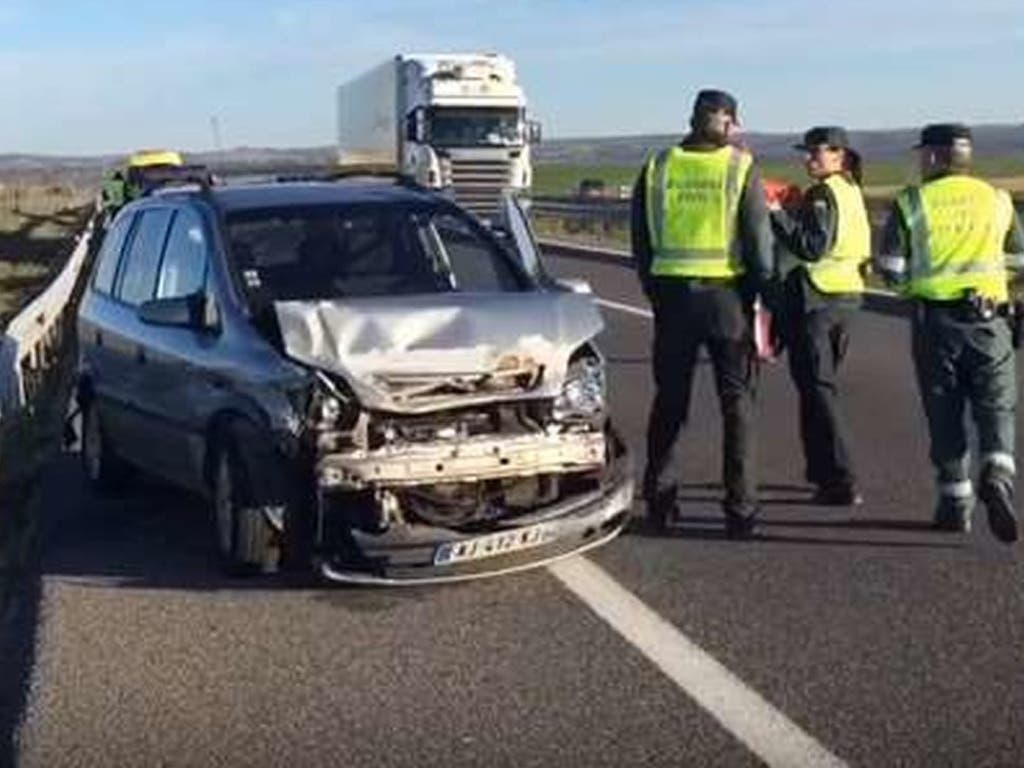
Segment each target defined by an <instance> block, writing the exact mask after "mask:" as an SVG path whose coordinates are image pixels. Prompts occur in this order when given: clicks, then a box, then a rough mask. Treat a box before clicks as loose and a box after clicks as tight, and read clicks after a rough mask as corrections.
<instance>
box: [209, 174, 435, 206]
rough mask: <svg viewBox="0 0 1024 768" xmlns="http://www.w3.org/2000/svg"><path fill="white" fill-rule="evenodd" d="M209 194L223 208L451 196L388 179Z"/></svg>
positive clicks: (247, 187)
mask: <svg viewBox="0 0 1024 768" xmlns="http://www.w3.org/2000/svg"><path fill="white" fill-rule="evenodd" d="M209 196H210V198H211V199H212V200H213V202H214V204H215V205H216V206H217V207H218V208H220V209H221V210H222V211H225V212H227V213H231V212H233V211H242V210H253V209H259V208H283V207H290V206H307V205H353V204H360V203H384V204H391V205H394V204H396V203H407V204H408V203H412V204H420V205H424V204H427V205H437V204H439V203H445V202H447V200H446V199H445V198H442V197H441V196H440V195H438V194H436V193H433V192H430V191H428V190H421V189H416V188H414V187H409V186H405V185H402V184H392V183H388V182H380V181H371V182H355V181H340V182H317V181H301V182H276V183H257V184H238V185H235V186H232V185H230V184H228V185H225V186H220V187H213V188H211V189H210V191H209Z"/></svg>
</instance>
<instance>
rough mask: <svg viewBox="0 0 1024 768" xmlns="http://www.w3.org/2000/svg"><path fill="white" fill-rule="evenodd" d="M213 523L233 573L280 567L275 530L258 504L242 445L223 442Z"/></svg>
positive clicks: (215, 484)
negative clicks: (240, 450)
mask: <svg viewBox="0 0 1024 768" xmlns="http://www.w3.org/2000/svg"><path fill="white" fill-rule="evenodd" d="M212 481H213V482H212V484H213V488H212V492H213V493H212V495H213V505H212V506H213V523H214V533H215V536H216V543H217V551H218V553H219V555H220V560H221V563H222V565H223V567H224V569H225V570H226V571H227V572H228V573H229V574H231V575H243V574H251V573H268V572H272V571H274V570H276V567H277V562H278V547H277V543H276V541H275V538H276V537H275V533H274V530H273V528H271V526H270V523H269V522H268V521H267V519H266V517H265V515H264V514H263V510H262V509H261V508H260V506H259V505H258V504H257V503H256V498H255V494H254V493H253V488H252V483H251V482H250V478H249V476H248V473H247V471H246V467H245V463H244V461H243V460H242V457H241V455H240V453H239V448H238V445H237V444H236V443H235V442H234V441H233V440H228V441H226V442H225V443H224V444H222V445H221V447H220V449H219V450H218V451H217V456H216V459H215V461H214V466H213V477H212Z"/></svg>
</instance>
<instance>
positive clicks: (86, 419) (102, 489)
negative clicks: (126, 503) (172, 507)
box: [79, 402, 130, 496]
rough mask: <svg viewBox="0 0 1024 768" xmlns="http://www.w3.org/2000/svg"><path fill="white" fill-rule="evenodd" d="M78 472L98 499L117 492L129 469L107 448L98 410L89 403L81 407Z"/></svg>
mask: <svg viewBox="0 0 1024 768" xmlns="http://www.w3.org/2000/svg"><path fill="white" fill-rule="evenodd" d="M79 456H80V458H81V461H82V471H83V473H84V474H85V480H86V483H87V484H88V486H89V488H90V489H91V490H92V491H93V492H94V493H96V494H98V495H101V496H107V495H110V494H112V493H114V492H116V491H118V490H121V489H122V488H123V487H124V486H125V484H126V483H127V480H128V476H129V474H130V469H129V467H128V465H127V464H126V463H125V462H124V460H123V459H121V458H120V457H119V456H118V455H117V454H116V453H114V451H113V450H111V447H110V441H109V440H108V439H107V436H106V435H105V434H104V432H103V422H102V421H101V419H100V411H99V408H97V407H96V405H95V403H92V402H89V403H86V404H85V405H83V406H82V447H81V450H80V452H79Z"/></svg>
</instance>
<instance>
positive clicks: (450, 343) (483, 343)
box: [274, 292, 603, 412]
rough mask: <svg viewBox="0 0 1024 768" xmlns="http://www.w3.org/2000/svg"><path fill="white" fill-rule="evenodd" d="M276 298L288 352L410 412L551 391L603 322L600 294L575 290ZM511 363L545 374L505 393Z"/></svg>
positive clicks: (364, 394) (380, 402) (361, 393)
mask: <svg viewBox="0 0 1024 768" xmlns="http://www.w3.org/2000/svg"><path fill="white" fill-rule="evenodd" d="M274 307H275V310H276V313H277V320H278V325H279V327H280V331H281V337H282V339H283V341H284V347H285V352H286V354H287V355H288V356H289V357H291V358H293V359H295V360H298V361H299V362H301V363H304V364H306V365H309V366H313V367H317V368H320V369H323V370H325V371H331V372H334V373H337V374H339V375H341V376H343V377H344V378H345V380H346V381H347V382H348V384H349V385H350V386H351V387H352V388H353V390H354V391H355V393H356V395H357V396H358V397H359V399H360V401H361V402H362V403H363V404H364V405H365V406H367V407H369V408H376V409H382V410H394V411H407V412H415V411H424V410H432V409H435V408H441V407H451V406H452V405H459V404H463V403H468V402H474V401H480V400H493V399H495V398H496V397H498V396H500V397H502V398H503V399H507V398H510V397H517V396H520V397H553V396H554V395H556V394H557V393H558V392H559V391H560V389H561V387H562V383H563V381H564V379H565V370H566V367H567V365H568V360H569V356H570V355H571V354H572V352H573V351H574V350H575V349H576V348H577V347H579V345H580V344H582V343H583V342H585V341H587V340H589V339H591V338H593V337H594V336H595V335H596V334H597V333H598V332H599V331H600V330H601V328H602V325H603V323H602V320H601V316H600V313H599V312H598V310H597V307H596V306H595V304H594V301H593V299H592V298H591V297H590V296H587V295H585V294H576V293H555V292H550V293H549V292H536V293H503V294H486V295H485V294H471V293H442V294H430V295H417V296H388V297H372V298H352V299H334V300H330V301H283V302H277V303H276V304H275V305H274ZM510 369H514V370H527V369H535V370H536V371H537V372H538V376H537V377H536V379H535V380H534V381H533V382H532V384H531V385H530V386H529V387H527V388H522V387H521V388H519V389H517V390H509V391H505V392H503V393H502V394H501V395H498V394H496V393H495V391H494V390H493V389H492V390H488V389H487V387H486V386H485V384H486V383H487V382H491V383H493V381H494V378H493V377H494V376H495V374H500V373H501V372H502V371H508V370H510ZM527 378H529V376H527ZM517 380H518V381H520V382H521V381H522V380H523V379H521V378H520V379H517ZM481 382H483V383H484V384H482V383H481Z"/></svg>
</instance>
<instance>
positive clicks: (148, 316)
mask: <svg viewBox="0 0 1024 768" xmlns="http://www.w3.org/2000/svg"><path fill="white" fill-rule="evenodd" d="M138 313H139V319H140V320H141V321H142V322H144V323H147V324H148V325H162V326H169V327H173V328H191V329H192V330H195V331H208V330H213V328H214V327H215V322H213V321H212V320H211V317H210V313H209V312H208V311H207V301H206V294H205V293H204V292H202V291H198V292H196V293H191V294H189V295H188V296H174V297H172V298H167V299H150V300H149V301H146V302H143V304H142V305H141V306H140V307H139V310H138Z"/></svg>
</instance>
